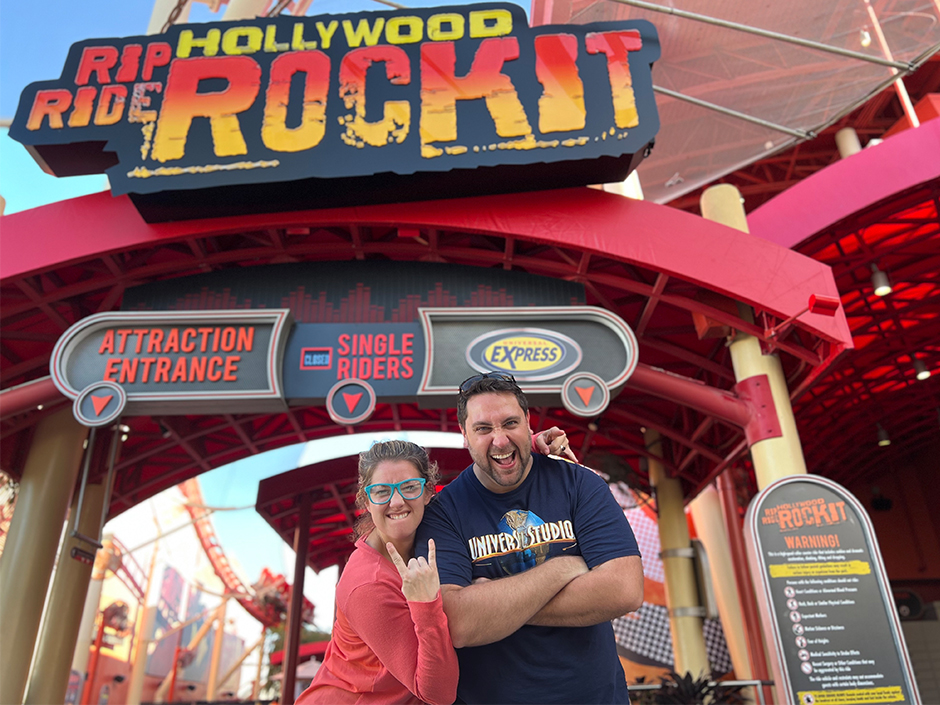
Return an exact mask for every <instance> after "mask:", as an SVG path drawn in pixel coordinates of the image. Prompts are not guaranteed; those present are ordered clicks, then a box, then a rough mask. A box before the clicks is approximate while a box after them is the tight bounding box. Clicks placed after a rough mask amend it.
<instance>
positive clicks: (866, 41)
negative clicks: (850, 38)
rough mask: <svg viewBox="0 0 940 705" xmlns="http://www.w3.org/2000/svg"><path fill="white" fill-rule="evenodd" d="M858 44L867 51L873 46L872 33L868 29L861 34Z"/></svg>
mask: <svg viewBox="0 0 940 705" xmlns="http://www.w3.org/2000/svg"><path fill="white" fill-rule="evenodd" d="M858 42H859V44H861V45H862V46H863V47H865V48H866V49H867V48H868V47H870V46H871V33H870V32H869V31H868V30H867V29H862V31H860V32H859V37H858Z"/></svg>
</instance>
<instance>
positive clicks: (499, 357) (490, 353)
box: [467, 328, 582, 382]
mask: <svg viewBox="0 0 940 705" xmlns="http://www.w3.org/2000/svg"><path fill="white" fill-rule="evenodd" d="M581 358H582V353H581V346H580V345H578V343H577V342H575V341H574V340H573V339H572V338H569V337H568V336H567V335H562V334H561V333H557V332H555V331H551V330H546V329H544V328H502V329H500V330H495V331H491V332H489V333H485V334H484V335H481V336H479V337H477V338H476V339H474V340H473V341H472V342H471V343H470V345H469V346H468V347H467V362H468V363H469V364H470V366H471V367H473V368H474V369H475V370H478V371H480V372H489V371H492V370H500V371H503V372H509V373H510V374H512V375H513V376H514V377H516V379H518V380H520V381H527V382H538V381H541V380H546V379H553V378H555V377H560V376H562V375H564V374H566V373H568V372H570V371H571V370H573V369H575V368H576V367H577V366H578V365H579V364H581Z"/></svg>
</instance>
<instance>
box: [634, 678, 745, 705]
mask: <svg viewBox="0 0 940 705" xmlns="http://www.w3.org/2000/svg"><path fill="white" fill-rule="evenodd" d="M659 681H660V687H659V688H657V689H656V690H640V691H632V692H631V693H630V701H631V702H633V703H638V704H639V705H743V704H744V703H746V702H747V698H746V697H745V695H744V692H743V691H744V686H743V685H724V684H723V683H721V682H720V681H718V682H716V681H713V680H712V679H711V678H710V677H708V676H704V675H703V676H700V677H699V678H695V677H693V676H692V674H691V673H689V672H686V673H685V674H684V675H679V674H678V673H676V672H675V671H670V672H669V673H667V674H666V675H664V676H662V677H661V678H660V679H659ZM637 683H638V684H643V683H645V679H643V678H638V679H637Z"/></svg>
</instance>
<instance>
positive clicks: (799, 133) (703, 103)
mask: <svg viewBox="0 0 940 705" xmlns="http://www.w3.org/2000/svg"><path fill="white" fill-rule="evenodd" d="M619 1H620V0H617V2H619ZM653 90H654V91H655V92H656V93H662V94H663V95H668V96H669V97H670V98H675V99H676V100H683V101H685V102H686V103H692V105H698V106H699V107H701V108H708V109H709V110H714V111H715V112H716V113H721V114H722V115H728V116H730V117H733V118H738V119H739V120H746V121H747V122H750V123H753V124H755V125H760V126H761V127H767V128H770V129H771V130H776V131H777V132H783V133H784V134H787V135H791V136H793V137H798V138H799V139H801V140H811V139H815V138H816V133H815V132H812V131H810V132H807V131H806V130H799V129H795V128H792V127H787V126H785V125H779V124H777V123H776V122H770V120H763V119H762V118H759V117H754V116H753V115H748V114H747V113H742V112H739V111H737V110H732V109H731V108H725V107H724V106H721V105H716V104H715V103H709V102H708V101H707V100H702V99H701V98H693V97H692V96H690V95H686V94H685V93H678V92H676V91H671V90H669V89H668V88H663V87H662V86H653Z"/></svg>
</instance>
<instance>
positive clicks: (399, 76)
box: [10, 3, 659, 219]
mask: <svg viewBox="0 0 940 705" xmlns="http://www.w3.org/2000/svg"><path fill="white" fill-rule="evenodd" d="M658 57H659V40H658V37H657V34H656V30H655V29H654V27H653V26H652V25H651V24H650V23H648V22H645V21H640V20H635V21H624V22H608V23H597V24H588V25H571V26H546V27H537V28H530V27H528V25H527V21H526V16H525V14H524V12H523V11H522V9H521V8H519V7H517V6H515V5H510V4H505V3H486V4H481V5H470V6H462V7H441V8H434V9H414V10H411V9H409V10H395V11H385V12H360V13H353V14H346V15H324V16H319V17H277V18H263V19H257V20H245V21H238V22H225V23H222V22H216V23H209V24H203V25H181V26H173V27H171V28H170V29H169V31H168V32H167V33H166V34H162V35H152V36H139V37H128V38H122V39H89V40H85V41H82V42H79V43H76V44H74V45H73V46H72V47H71V50H70V51H69V55H68V58H67V60H66V63H65V67H64V69H63V71H62V76H61V77H60V78H59V79H57V80H53V81H41V82H38V83H33V84H31V85H30V86H28V87H27V89H26V90H25V91H24V92H23V95H22V97H21V100H20V104H19V107H18V109H17V112H16V116H15V118H14V121H13V125H12V127H11V130H10V135H11V136H12V137H13V138H14V139H16V140H18V141H20V142H22V143H23V144H24V145H26V146H27V147H28V148H29V149H30V151H31V152H32V153H33V154H34V156H35V157H36V158H37V159H38V160H39V161H40V162H41V163H42V164H43V165H44V166H45V167H46V168H47V169H48V170H49V171H50V172H51V173H53V174H55V175H58V176H67V175H75V174H86V173H101V172H105V173H107V175H108V178H109V180H110V183H111V188H112V192H113V193H114V194H115V195H119V194H125V193H129V194H131V197H132V198H133V200H134V201H135V203H136V204H137V205H138V207H139V208H140V209H141V211H142V212H143V213H144V215H145V216H146V217H148V218H150V219H166V218H177V217H181V216H188V217H206V216H209V215H213V214H217V213H218V214H222V213H225V214H229V215H230V214H233V213H238V212H252V211H261V210H268V211H271V210H283V209H285V208H301V207H320V206H324V205H344V204H352V203H364V202H388V201H394V200H414V199H416V198H419V199H426V198H433V197H440V196H445V195H450V196H452V195H454V194H460V195H472V194H481V193H498V192H504V191H519V190H533V189H538V188H548V187H560V186H572V185H582V184H587V183H600V182H605V181H615V180H622V179H623V178H625V177H626V175H627V174H628V173H629V172H630V171H631V170H632V169H633V168H634V167H635V166H636V164H637V163H638V162H639V161H640V160H641V159H642V157H643V155H644V153H645V152H646V150H647V149H648V147H649V146H650V145H651V143H652V140H653V138H654V136H655V134H656V132H657V131H658V128H659V120H658V116H657V112H656V105H655V102H654V98H653V91H652V82H651V77H650V70H651V65H652V63H653V62H654V61H655V60H656V59H657V58H658ZM285 182H291V183H290V185H289V186H288V185H286V183H285ZM171 194H175V196H173V195H171Z"/></svg>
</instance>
